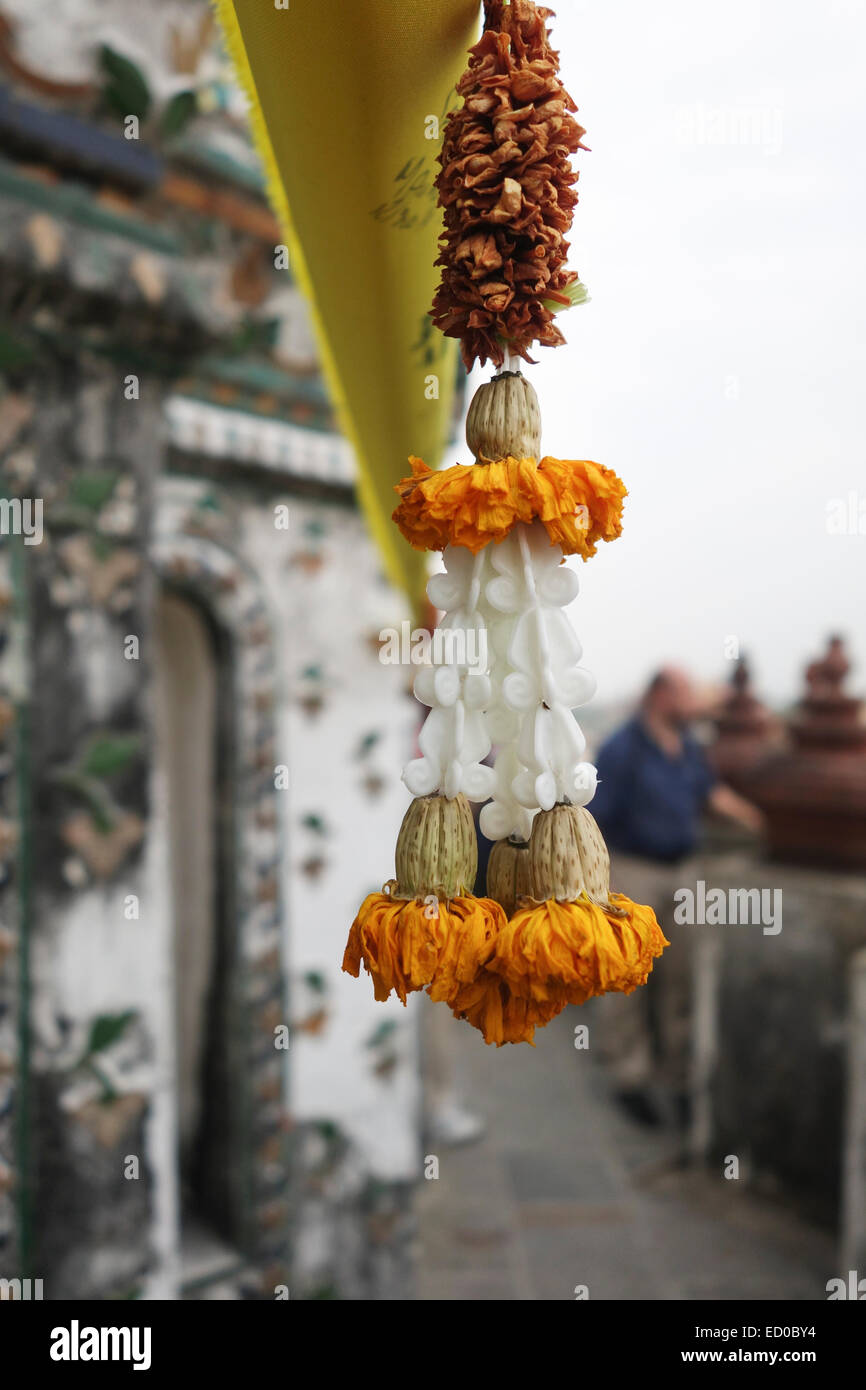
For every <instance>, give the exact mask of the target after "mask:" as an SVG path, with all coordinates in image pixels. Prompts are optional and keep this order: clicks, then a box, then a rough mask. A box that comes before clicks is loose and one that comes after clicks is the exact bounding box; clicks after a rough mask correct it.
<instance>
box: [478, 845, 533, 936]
mask: <svg viewBox="0 0 866 1390" xmlns="http://www.w3.org/2000/svg"><path fill="white" fill-rule="evenodd" d="M530 892H531V885H530V879H529V842H528V841H527V840H512V839H510V838H509V839H506V840H497V841H496V844H495V845H494V846H493V848H492V850H491V851H490V858H489V860H488V861H487V896H488V898H493V899H494V901H495V902H498V903H499V905H500V907H502V908H503V909H504V910H505V915H506V916H507V917H510V916H511V914H512V913H513V912H514V910H515V908H516V907H517V900H518V898H525V897H528V896H529V895H530Z"/></svg>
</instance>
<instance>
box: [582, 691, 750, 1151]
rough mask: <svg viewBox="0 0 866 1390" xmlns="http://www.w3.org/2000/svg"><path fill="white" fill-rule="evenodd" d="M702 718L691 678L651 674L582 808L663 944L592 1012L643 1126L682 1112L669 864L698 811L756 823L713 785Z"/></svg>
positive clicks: (685, 1042)
mask: <svg viewBox="0 0 866 1390" xmlns="http://www.w3.org/2000/svg"><path fill="white" fill-rule="evenodd" d="M700 713H701V710H700V708H699V701H698V697H697V693H696V691H695V688H694V686H693V684H692V682H691V681H690V679H689V677H688V676H687V675H686V674H685V673H684V672H683V671H679V670H677V669H676V668H674V667H666V668H664V669H663V670H661V671H659V672H658V674H657V675H656V676H654V677H653V679H652V680H651V681H650V683H649V685H648V686H647V689H646V691H645V693H644V695H643V698H642V699H641V701H640V705H639V707H638V710H637V713H636V714H635V716H634V718H632V719H630V720H629V721H628V722H627V723H626V724H625V725H623V727H622V728H621V729H619V730H618V731H617V732H616V733H615V734H613V735H612V736H611V737H610V738H609V739H608V740H607V742H606V743H604V744H603V745H602V747H601V749H600V750H599V753H598V756H597V758H596V766H597V768H598V776H599V785H598V790H597V792H596V794H595V796H594V798H593V800H592V802H591V804H590V806H589V810H590V811H591V812H592V814H593V816H594V817H595V819H596V820H597V821H598V824H599V826H600V827H601V831H602V833H603V835H604V837H605V840H606V842H607V845H608V848H609V850H610V852H611V886H612V887H613V889H614V891H616V892H618V893H625V894H626V895H627V896H628V897H630V898H632V899H633V900H634V901H635V902H641V903H648V904H649V905H650V906H651V907H652V908H653V909H654V910H655V913H656V916H657V917H658V919H659V922H660V924H661V927H662V930H663V931H664V933H665V935H666V936H667V937H668V938H669V940H670V941H671V947H670V949H669V950H668V951H666V952H665V954H664V956H663V957H662V959H661V961H659V962H657V964H656V969H655V972H654V973H653V974H652V975H651V976H650V978H649V981H648V983H647V985H645V986H644V987H642V988H641V989H638V990H636V991H635V992H634V994H631V995H622V996H621V995H607V996H605V997H604V998H603V999H601V1000H600V1001H598V1004H597V1005H596V1017H597V1018H598V1020H599V1023H600V1025H601V1029H600V1031H601V1034H602V1049H601V1050H602V1055H603V1056H604V1057H605V1059H606V1060H607V1061H608V1062H609V1064H610V1066H611V1068H612V1071H613V1075H614V1082H615V1086H616V1090H617V1094H618V1097H619V1099H620V1101H621V1102H622V1104H623V1105H624V1106H625V1107H626V1109H627V1110H628V1111H629V1113H630V1114H632V1115H633V1116H634V1118H636V1119H638V1120H641V1121H643V1122H644V1123H647V1124H658V1123H659V1122H660V1121H661V1119H662V1118H663V1112H664V1109H665V1108H666V1106H665V1102H666V1101H672V1102H673V1105H672V1108H673V1111H674V1117H676V1118H681V1119H684V1118H685V1111H686V1106H687V1087H688V1074H687V1073H688V1060H689V1028H690V1002H691V1001H690V979H689V959H690V957H689V952H688V950H687V949H684V947H685V946H686V941H685V939H684V938H683V937H682V935H680V934H679V933H678V934H677V937H675V935H674V931H675V930H676V929H674V928H672V924H671V921H670V910H671V907H672V904H673V892H674V889H675V887H677V886H679V881H678V875H677V871H676V870H677V865H679V864H681V863H682V861H683V860H684V859H685V858H686V857H687V856H688V855H690V854H691V853H692V852H693V851H694V850H695V848H696V847H697V844H698V839H699V836H700V824H701V816H702V813H703V812H704V811H705V810H706V809H709V810H710V811H713V812H715V813H717V814H718V815H721V816H725V817H726V818H728V819H731V820H734V821H737V822H738V823H739V824H740V825H742V826H743V827H745V828H746V829H747V830H749V831H751V832H753V833H758V832H760V830H761V828H762V822H763V817H762V814H761V812H760V811H759V810H758V808H757V807H756V806H753V805H752V804H751V803H750V802H748V801H746V800H745V799H744V798H743V797H741V796H739V795H738V794H737V793H736V792H735V791H733V789H732V788H731V787H727V786H725V785H724V784H723V783H721V782H719V781H718V780H717V778H716V776H715V774H714V773H713V771H712V769H711V767H710V765H709V763H708V761H707V758H706V755H705V754H704V751H703V748H702V747H701V745H700V744H699V743H698V742H697V740H696V739H695V738H694V736H693V735H692V734H691V732H690V726H691V724H692V723H693V721H694V720H695V719H696V718H697V717H698V715H699V714H700ZM685 930H686V931H688V930H689V929H688V928H686V929H685ZM678 945H679V949H678ZM665 1091H666V1092H667V1095H665Z"/></svg>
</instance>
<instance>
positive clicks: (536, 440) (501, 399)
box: [466, 372, 541, 463]
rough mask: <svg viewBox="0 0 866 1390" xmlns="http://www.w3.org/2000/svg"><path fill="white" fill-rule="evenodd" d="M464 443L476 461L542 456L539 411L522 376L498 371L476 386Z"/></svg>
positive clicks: (532, 387)
mask: <svg viewBox="0 0 866 1390" xmlns="http://www.w3.org/2000/svg"><path fill="white" fill-rule="evenodd" d="M466 443H467V444H468V445H469V448H470V449H471V450H472V453H473V454H474V455H475V459H476V462H478V463H482V462H484V461H485V460H486V461H487V462H491V461H495V460H497V459H504V458H509V457H511V458H516V459H538V458H540V457H541V410H540V408H539V405H538V397H537V395H536V394H535V388H534V386H533V385H532V384H531V382H529V381H527V380H526V377H525V376H523V375H522V374H521V373H520V372H501V373H500V375H499V376H495V377H493V379H492V380H491V381H485V382H484V383H483V384H482V385H481V386H479V388H478V390H477V391H476V392H475V395H474V396H473V397H472V403H471V404H470V406H469V414H468V415H467V417H466Z"/></svg>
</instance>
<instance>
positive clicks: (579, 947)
mask: <svg viewBox="0 0 866 1390" xmlns="http://www.w3.org/2000/svg"><path fill="white" fill-rule="evenodd" d="M610 902H611V904H612V905H613V907H615V908H618V909H619V910H620V911H621V912H622V913H623V916H621V917H619V916H615V915H613V914H610V913H607V912H605V911H604V909H603V908H601V907H599V906H598V905H597V904H595V903H593V902H591V901H590V900H589V898H587V897H586V896H585V895H582V896H581V897H580V898H578V899H577V900H576V901H575V902H557V901H556V900H555V899H548V900H547V901H546V902H542V903H535V904H532V905H529V906H526V907H523V908H520V909H519V910H518V911H517V912H516V913H515V914H514V916H513V917H512V918H511V921H510V922H509V923H508V925H507V927H506V928H505V930H504V931H502V932H500V934H499V937H498V938H497V942H496V949H495V952H494V955H493V958H492V960H491V961H490V965H489V967H488V968H489V969H490V970H492V971H495V972H496V973H497V974H499V975H501V977H502V979H503V980H504V981H505V983H506V984H507V985H508V986H509V988H510V989H511V990H512V992H513V993H514V994H517V995H520V996H523V997H525V998H528V999H532V1000H534V1001H535V1002H536V1003H537V1004H541V1005H546V1006H548V1007H549V1006H551V1005H553V1004H554V1003H556V1002H557V1001H561V1006H562V1005H564V1004H566V1003H568V1004H583V1003H585V1002H586V1000H587V999H590V998H592V996H593V995H596V994H608V993H610V992H611V991H619V992H621V993H623V994H631V992H632V990H634V989H636V988H637V987H638V985H643V984H646V981H647V977H648V976H649V973H650V971H651V970H652V968H653V960H654V959H655V958H656V957H657V956H660V955H661V953H662V951H663V950H664V948H665V947H666V946H669V945H670V942H669V941H667V940H666V938H665V936H664V934H663V932H662V930H661V927H660V926H659V924H658V922H657V921H656V916H655V913H654V912H653V910H652V908H651V907H644V906H642V905H641V904H640V903H633V902H632V901H631V899H630V898H626V897H624V896H623V895H622V894H621V893H611V895H610Z"/></svg>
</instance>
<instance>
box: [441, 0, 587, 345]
mask: <svg viewBox="0 0 866 1390" xmlns="http://www.w3.org/2000/svg"><path fill="white" fill-rule="evenodd" d="M485 12H486V13H485V30H484V33H483V35H482V37H481V39H480V40H479V42H478V43H477V44H476V45H475V47H474V48H472V49H471V50H470V60H469V67H468V68H467V70H466V72H465V73H464V74H463V76H462V77H461V79H460V82H459V83H458V86H457V91H458V93H459V94H460V95H461V96H462V97H463V98H464V101H463V105H462V107H460V108H459V109H458V110H457V111H453V112H452V113H451V115H450V116H449V118H448V122H447V125H446V127H445V136H444V140H443V145H442V152H441V154H440V156H439V162H440V164H441V165H442V168H441V172H440V173H439V175H438V178H437V180H436V186H437V188H438V190H439V201H440V203H441V205H442V207H443V208H444V209H445V219H444V221H445V231H444V234H443V236H442V238H441V242H440V247H441V250H440V255H439V259H438V260H437V262H436V264H437V265H441V266H442V267H443V270H442V280H441V283H440V285H439V288H438V290H437V292H436V297H435V299H434V301H433V308H432V310H431V315H432V318H433V321H434V323H435V324H436V325H437V327H439V328H440V329H441V330H442V332H443V333H445V334H447V335H448V336H449V337H452V338H460V339H461V351H462V355H463V361H464V362H465V364H466V367H467V369H468V368H470V367H471V366H472V363H473V362H474V361H475V359H476V357H477V358H478V359H479V360H480V361H481V362H482V363H483V362H486V361H487V359H488V358H489V359H490V360H491V361H492V362H494V363H495V364H496V365H497V366H500V365H501V364H502V362H503V361H504V357H505V350H506V348H507V349H509V350H510V351H511V352H513V353H516V354H518V355H519V356H521V357H523V358H525V359H526V360H527V361H531V360H532V359H531V358H530V357H529V352H528V349H529V348H530V346H531V345H532V343H533V342H537V343H541V344H544V345H546V346H549V347H552V346H555V345H556V344H557V343H562V342H564V338H563V336H562V333H561V332H560V330H559V329H558V328H557V326H556V324H555V323H554V321H553V310H552V309H551V308H550V306H549V305H546V304H545V302H544V301H545V300H553V301H554V302H555V303H556V302H562V303H563V304H567V303H568V302H569V301H568V299H567V298H566V297H565V296H564V293H563V292H564V291H565V290H566V289H567V287H568V286H569V285H570V284H572V283H573V282H574V281H575V280H576V279H577V275H576V273H575V272H574V271H568V270H565V269H564V264H565V258H566V254H567V252H568V242H567V241H565V240H564V237H565V233H566V232H567V231H568V229H569V227H570V226H571V220H572V217H573V215H574V206H575V204H576V202H577V191H576V189H575V187H574V185H575V183H576V181H577V175H576V173H575V172H574V170H573V169H572V167H571V162H570V159H569V155H570V154H573V153H574V152H575V151H576V150H578V149H584V148H586V147H585V146H583V145H581V143H580V141H581V136H582V135H583V134H584V133H585V132H584V130H583V128H582V127H581V126H580V125H578V123H577V121H576V120H575V119H574V117H573V116H572V115H571V114H570V113H571V112H572V111H576V110H577V107H576V106H575V104H574V102H573V101H572V99H571V97H570V96H569V95H568V93H567V92H566V90H565V88H564V87H563V85H562V83H561V81H560V79H559V75H558V65H559V64H558V60H559V54H558V53H556V52H554V50H553V49H552V48H551V47H550V43H549V40H548V34H547V25H546V22H545V21H546V20H547V18H548V17H549V16H550V13H551V11H550V10H546V9H540V8H538V7H537V6H536V5H534V4H532V3H531V0H512V2H511V4H506V3H504V0H486V4H485Z"/></svg>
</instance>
